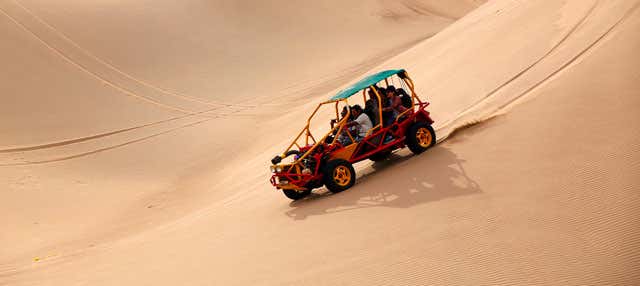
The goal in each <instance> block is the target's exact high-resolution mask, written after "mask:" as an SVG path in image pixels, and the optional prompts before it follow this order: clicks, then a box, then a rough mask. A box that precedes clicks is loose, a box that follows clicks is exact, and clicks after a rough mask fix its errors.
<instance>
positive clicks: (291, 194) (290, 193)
mask: <svg viewBox="0 0 640 286" xmlns="http://www.w3.org/2000/svg"><path fill="white" fill-rule="evenodd" d="M282 192H283V193H284V195H285V196H286V197H287V198H290V199H292V200H294V201H297V200H299V199H302V198H304V197H306V196H308V195H309V194H310V193H311V190H306V191H300V192H298V191H296V190H287V189H284V190H282Z"/></svg>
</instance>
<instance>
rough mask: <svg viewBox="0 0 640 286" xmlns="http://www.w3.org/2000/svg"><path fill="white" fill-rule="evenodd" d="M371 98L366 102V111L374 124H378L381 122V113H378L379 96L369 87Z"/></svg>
mask: <svg viewBox="0 0 640 286" xmlns="http://www.w3.org/2000/svg"><path fill="white" fill-rule="evenodd" d="M368 93H369V99H367V101H366V102H365V103H364V113H365V114H366V115H368V116H369V119H371V123H372V124H373V126H378V124H379V123H380V122H379V121H380V118H379V117H380V114H379V113H378V96H376V94H375V92H373V89H371V88H370V89H369V91H368Z"/></svg>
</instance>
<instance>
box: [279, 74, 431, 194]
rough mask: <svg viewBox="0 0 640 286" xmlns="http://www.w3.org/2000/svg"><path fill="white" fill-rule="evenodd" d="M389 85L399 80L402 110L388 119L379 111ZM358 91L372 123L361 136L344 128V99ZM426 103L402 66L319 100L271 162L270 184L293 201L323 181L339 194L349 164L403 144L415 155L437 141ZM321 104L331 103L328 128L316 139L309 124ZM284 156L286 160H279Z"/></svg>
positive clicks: (346, 183) (350, 172) (351, 173)
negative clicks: (304, 121) (295, 134)
mask: <svg viewBox="0 0 640 286" xmlns="http://www.w3.org/2000/svg"><path fill="white" fill-rule="evenodd" d="M394 84H399V86H398V87H399V88H398V89H397V91H402V92H403V94H404V95H403V97H402V104H403V105H404V107H405V108H403V109H404V111H403V112H401V113H397V112H396V114H394V115H393V117H392V118H391V119H390V118H389V115H388V112H386V113H387V114H386V116H385V114H384V113H385V112H383V110H385V109H384V106H385V103H386V102H385V100H388V98H387V97H386V94H382V91H383V90H390V89H391V88H390V86H393V85H394ZM394 88H395V86H394ZM360 92H362V100H363V101H364V102H365V106H366V107H367V108H368V110H367V108H365V110H366V114H367V116H368V117H369V118H370V121H371V122H372V126H373V127H372V128H370V129H369V130H368V132H367V133H366V135H365V136H364V137H360V136H356V135H354V134H353V132H351V131H350V130H349V129H350V127H349V126H351V125H352V124H348V122H350V121H351V120H350V118H351V113H352V112H353V111H354V110H353V109H354V108H353V107H352V106H350V105H349V103H348V100H349V99H350V98H351V99H352V100H354V98H352V96H354V95H356V94H358V93H360ZM356 99H357V98H356ZM428 105H429V103H428V102H423V101H421V100H420V98H419V97H418V96H417V95H416V93H415V89H414V84H413V81H412V80H411V78H409V75H408V74H407V72H406V71H405V70H403V69H399V70H387V71H382V72H379V73H376V74H373V75H370V76H368V77H366V78H364V79H362V80H360V81H358V82H356V83H355V84H353V85H352V86H350V87H348V88H346V89H344V90H342V91H340V92H338V93H337V94H336V95H335V96H333V97H332V98H331V99H329V100H328V101H325V102H322V103H320V104H319V105H318V107H316V109H315V110H314V112H313V113H312V114H311V116H310V117H309V118H308V119H307V123H306V125H305V127H304V128H303V129H302V131H300V133H298V135H297V136H296V137H295V139H294V140H293V142H292V143H291V144H289V146H288V147H287V148H286V149H285V150H284V152H283V153H282V154H281V155H278V156H276V157H274V158H273V159H272V160H271V163H272V166H271V172H272V173H273V175H272V176H271V184H272V185H273V186H275V187H276V188H277V189H280V190H282V191H283V192H284V194H285V196H287V197H288V198H290V199H292V200H298V199H302V198H304V197H306V196H307V195H309V194H310V193H311V190H313V189H315V188H319V187H322V186H323V185H324V186H326V188H327V189H328V190H329V191H330V192H332V193H338V192H342V191H344V190H346V189H348V188H350V187H351V186H353V185H354V183H355V180H356V173H355V170H354V168H353V164H354V163H357V162H360V161H362V160H366V159H369V160H372V161H380V160H384V159H386V158H387V157H388V156H389V155H390V154H391V152H392V151H394V150H396V149H399V148H404V147H408V148H409V149H410V150H411V151H412V152H413V153H415V154H420V153H422V152H424V151H425V150H427V149H428V148H429V147H431V146H433V145H434V144H435V142H436V136H435V132H434V130H433V128H432V127H431V125H432V123H433V120H432V119H431V117H430V116H429V112H428V111H426V110H425V108H426V107H427V106H428ZM340 106H342V110H343V111H342V114H340V112H339V109H340ZM325 107H329V108H331V107H333V108H332V109H333V110H330V115H329V116H330V117H332V118H331V127H327V128H329V131H328V132H326V134H325V135H324V136H323V137H320V138H317V137H315V136H314V135H313V134H312V132H311V130H310V122H311V120H312V119H313V118H314V116H316V115H317V114H318V111H319V110H322V109H323V108H325ZM387 110H388V109H387ZM334 111H335V114H334ZM341 115H342V116H341ZM334 116H335V117H334ZM351 119H352V118H351ZM285 159H287V160H288V161H289V162H283V160H285Z"/></svg>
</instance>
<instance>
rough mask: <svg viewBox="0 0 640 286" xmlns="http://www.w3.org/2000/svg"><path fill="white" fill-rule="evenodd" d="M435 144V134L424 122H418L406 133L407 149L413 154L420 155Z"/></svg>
mask: <svg viewBox="0 0 640 286" xmlns="http://www.w3.org/2000/svg"><path fill="white" fill-rule="evenodd" d="M435 144H436V132H435V131H433V127H431V125H429V124H427V123H425V122H418V123H415V124H413V125H411V127H409V130H408V132H407V147H409V150H411V152H413V153H414V154H420V153H422V152H424V151H425V150H427V149H429V148H430V147H431V146H433V145H435Z"/></svg>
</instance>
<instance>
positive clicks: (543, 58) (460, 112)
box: [439, 0, 599, 139]
mask: <svg viewBox="0 0 640 286" xmlns="http://www.w3.org/2000/svg"><path fill="white" fill-rule="evenodd" d="M598 2H599V0H596V1H594V3H593V5H592V6H591V8H589V10H588V11H587V13H586V14H585V15H584V16H583V17H582V18H581V19H580V20H579V21H578V22H577V23H576V24H575V25H573V26H572V27H571V29H569V31H567V33H565V35H564V36H563V37H562V38H560V40H559V41H558V42H557V43H556V44H555V45H553V46H552V47H551V49H549V51H547V52H546V53H545V54H544V55H542V56H541V57H540V58H538V59H537V60H535V61H534V62H532V63H531V64H530V65H528V66H526V67H525V68H524V69H523V70H521V71H520V72H518V73H516V74H515V75H513V76H512V77H511V78H509V79H507V80H506V81H505V82H504V83H502V84H501V85H499V86H497V87H496V88H494V89H493V90H491V91H490V92H488V93H487V94H486V95H485V96H483V97H482V98H480V99H478V100H477V101H476V102H474V103H472V104H471V105H470V106H468V107H466V108H464V109H462V110H461V111H459V112H458V114H456V115H455V116H454V117H453V118H452V119H449V120H447V121H445V122H444V123H443V124H442V125H441V127H440V128H439V129H443V128H445V127H448V126H449V125H451V124H452V123H454V122H455V121H456V120H458V119H460V117H461V116H462V115H464V114H465V113H466V112H468V111H469V110H471V109H473V108H474V107H476V106H478V105H480V104H481V103H483V102H484V101H486V100H487V99H489V98H491V97H493V96H495V95H496V94H497V93H498V92H499V91H500V90H502V89H503V88H504V87H505V86H507V85H509V84H511V83H512V82H514V81H516V80H517V79H518V78H520V77H521V76H522V75H524V74H525V73H527V72H528V71H530V70H531V69H533V68H534V67H535V66H537V65H538V64H539V63H540V62H542V61H544V60H545V59H546V58H548V57H549V56H550V55H551V54H553V53H554V52H555V51H556V50H558V48H559V47H560V46H562V44H564V43H565V42H566V41H567V40H568V39H569V38H570V37H571V36H572V35H573V34H574V33H575V31H577V30H578V28H580V27H581V26H583V25H584V23H585V22H586V21H587V19H588V18H589V16H590V15H591V14H593V11H594V10H595V8H596V7H597V6H598ZM443 139H444V138H443Z"/></svg>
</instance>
